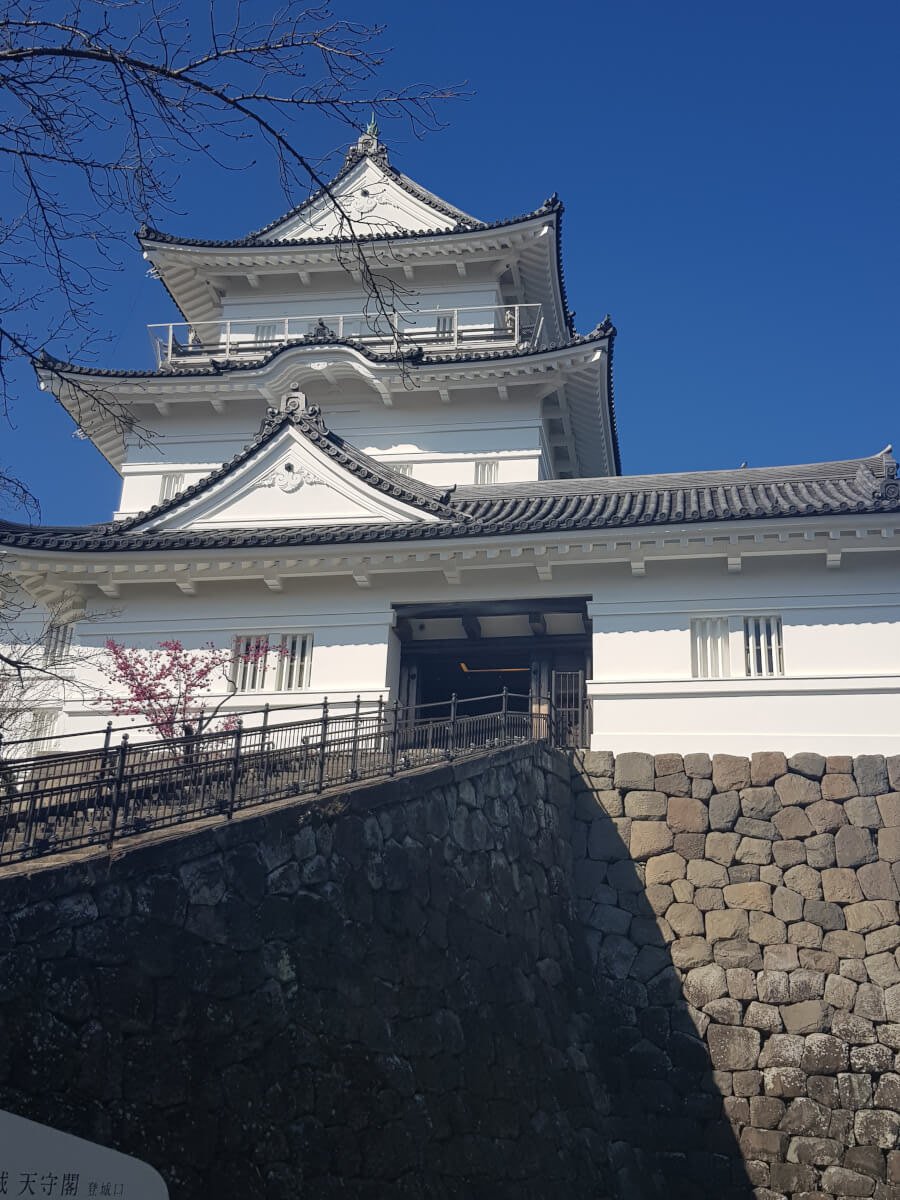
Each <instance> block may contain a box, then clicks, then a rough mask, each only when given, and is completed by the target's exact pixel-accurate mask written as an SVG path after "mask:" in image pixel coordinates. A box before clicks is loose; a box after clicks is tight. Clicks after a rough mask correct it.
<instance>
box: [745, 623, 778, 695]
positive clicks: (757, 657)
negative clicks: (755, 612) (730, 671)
mask: <svg viewBox="0 0 900 1200" xmlns="http://www.w3.org/2000/svg"><path fill="white" fill-rule="evenodd" d="M744 663H745V667H746V672H747V675H749V676H750V678H752V679H756V678H768V677H771V676H774V675H783V674H784V652H783V649H782V641H781V617H776V616H771V615H769V616H760V617H744Z"/></svg>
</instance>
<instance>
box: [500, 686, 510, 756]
mask: <svg viewBox="0 0 900 1200" xmlns="http://www.w3.org/2000/svg"><path fill="white" fill-rule="evenodd" d="M508 711H509V688H504V689H503V702H502V704H501V706H500V737H501V738H502V739H503V744H504V745H506V742H507V741H508V737H509V721H508V720H507V713H508Z"/></svg>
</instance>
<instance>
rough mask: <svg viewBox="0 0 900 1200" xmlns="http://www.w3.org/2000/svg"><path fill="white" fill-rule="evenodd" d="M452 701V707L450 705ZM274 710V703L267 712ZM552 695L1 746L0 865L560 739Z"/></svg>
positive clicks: (326, 711)
mask: <svg viewBox="0 0 900 1200" xmlns="http://www.w3.org/2000/svg"><path fill="white" fill-rule="evenodd" d="M448 709H449V712H448ZM267 717H268V714H267ZM557 724H558V723H557V722H555V721H554V719H553V714H552V712H551V709H550V705H549V703H547V702H543V701H541V700H540V699H539V698H537V697H532V696H520V695H514V694H512V693H510V692H508V691H507V690H506V689H504V691H503V692H498V693H497V694H496V695H492V696H479V697H477V698H473V699H460V700H457V698H456V697H455V696H454V697H453V698H452V700H451V702H450V704H449V706H448V705H447V704H440V705H438V704H435V705H419V706H417V707H416V708H415V709H409V708H404V707H402V706H401V705H399V704H394V705H388V706H386V705H384V704H378V705H377V706H376V707H372V708H363V706H362V704H361V702H360V700H359V698H357V700H356V703H355V705H354V706H353V707H352V708H351V709H350V710H349V711H348V710H347V709H342V710H340V711H338V712H335V710H334V708H333V706H329V703H328V700H327V699H326V700H324V701H323V703H322V705H321V706H320V707H319V709H318V711H317V713H316V715H315V716H314V717H308V718H305V719H303V720H300V721H291V722H282V723H276V724H272V723H270V722H269V721H268V720H265V721H264V722H263V723H262V724H261V725H258V726H253V727H248V726H247V725H245V724H244V723H243V722H242V721H241V720H238V722H237V724H236V726H235V728H234V729H230V730H228V731H227V732H217V733H204V734H201V735H194V736H189V737H183V738H173V739H165V740H162V739H160V740H155V741H144V742H133V741H131V740H130V738H129V734H128V733H125V734H124V735H123V736H122V738H121V741H119V742H118V743H117V744H113V743H112V739H111V736H110V731H109V729H108V728H107V730H106V731H105V737H104V744H103V746H102V747H100V748H99V749H96V750H82V751H76V752H68V753H51V754H44V755H41V756H40V757H31V758H10V757H0V864H6V863H12V862H19V861H22V860H25V859H32V858H37V857H41V856H44V855H47V854H55V853H59V852H60V851H62V850H69V849H76V848H78V847H82V846H92V845H98V844H99V845H104V844H105V845H108V846H111V845H112V844H113V843H114V842H115V841H118V840H119V839H122V838H126V837H129V836H133V835H135V834H138V833H143V832H146V831H148V830H152V829H160V828H164V827H170V826H175V825H179V824H181V823H183V822H188V821H196V820H199V819H201V818H203V817H210V816H214V815H225V816H228V817H231V816H232V815H233V814H234V813H235V812H237V811H238V810H240V809H247V808H253V807H255V806H257V805H261V804H265V803H270V802H272V801H274V800H280V799H285V798H288V797H292V796H306V795H317V794H318V793H319V792H322V791H323V790H325V789H326V788H331V787H336V786H340V785H342V784H347V783H351V782H353V781H355V780H363V779H377V778H388V777H390V776H392V775H396V774H398V773H401V772H404V771H409V770H414V769H415V768H417V767H423V766H428V765H431V764H435V763H440V762H446V761H450V760H453V759H458V758H465V757H468V756H471V755H475V754H481V753H484V752H485V751H486V750H490V749H494V748H498V747H502V746H509V745H514V744H521V743H525V742H529V741H544V740H555V739H554V729H555V726H556V725H557Z"/></svg>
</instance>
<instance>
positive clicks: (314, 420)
mask: <svg viewBox="0 0 900 1200" xmlns="http://www.w3.org/2000/svg"><path fill="white" fill-rule="evenodd" d="M286 426H293V427H294V428H295V429H298V430H299V431H300V432H301V433H302V434H303V436H304V437H305V438H306V439H307V440H308V441H310V442H312V444H313V445H314V446H316V447H317V448H318V449H319V450H321V451H323V453H325V454H327V455H328V457H329V458H333V459H334V460H335V462H336V463H337V464H338V465H339V466H341V467H343V468H344V470H345V471H348V472H349V473H350V474H351V475H354V476H355V477H356V478H357V479H360V480H362V482H363V483H366V484H368V486H369V487H373V488H375V489H376V491H379V492H383V493H384V494H385V495H387V496H391V497H393V498H394V499H395V500H400V501H402V502H403V503H404V504H411V505H412V506H413V507H414V508H420V509H422V510H423V511H424V512H427V513H429V514H431V515H432V516H441V517H445V518H448V519H452V518H453V517H455V515H456V513H455V511H454V510H453V509H452V508H451V507H450V506H449V505H448V503H447V498H448V492H447V489H446V488H444V489H441V488H435V487H431V486H430V485H429V484H427V483H422V482H421V481H420V480H417V479H412V478H410V477H409V476H408V475H401V474H400V473H399V472H398V471H393V470H391V468H390V467H389V466H387V465H385V463H382V462H378V460H377V459H374V458H370V457H369V455H368V454H363V452H362V450H357V448H356V447H355V446H353V445H351V444H350V443H349V442H347V441H345V440H344V439H343V438H342V437H340V436H339V435H338V434H336V433H332V432H331V431H330V430H328V429H326V428H325V424H324V422H323V420H322V414H321V410H320V409H319V408H316V407H312V408H305V409H303V408H301V409H297V410H295V411H291V412H281V413H279V412H275V411H274V410H271V411H270V415H269V416H268V417H267V418H266V420H264V421H263V423H262V426H261V427H260V431H259V433H258V434H257V435H256V437H255V438H254V439H253V441H252V442H251V443H250V444H249V445H248V446H245V447H244V449H243V450H241V451H240V452H239V453H238V454H236V455H235V456H234V458H231V459H229V461H228V462H226V463H223V464H222V466H221V467H218V468H217V469H216V470H215V471H213V472H211V474H209V475H205V476H204V477H203V478H202V479H199V480H198V481H197V482H196V483H194V484H192V485H191V486H190V487H188V488H185V489H184V490H183V491H181V492H178V493H177V494H176V495H175V496H173V497H172V498H171V499H170V500H166V501H165V502H164V503H162V504H156V505H154V506H153V508H151V509H149V510H148V511H147V512H141V513H137V514H136V515H135V516H133V517H126V518H125V519H124V520H122V521H116V522H114V523H113V525H111V526H109V527H108V528H114V529H115V530H116V531H117V532H118V531H120V530H121V531H123V532H124V531H125V530H128V529H134V528H135V527H136V526H138V525H143V524H144V523H145V522H147V521H151V520H156V519H158V518H159V517H163V516H166V515H168V513H170V512H173V511H174V510H175V509H177V508H179V507H180V506H181V505H182V504H185V503H187V502H188V501H189V500H193V499H194V498H195V497H196V496H199V495H201V494H202V493H203V492H205V491H207V490H208V489H209V488H211V487H212V486H213V485H214V484H216V483H218V482H219V481H220V480H222V479H224V478H225V477H226V476H228V475H230V474H231V473H232V472H233V471H236V470H237V469H238V467H242V466H243V465H244V463H246V462H249V460H250V459H252V458H255V457H256V455H257V454H259V453H260V452H261V451H262V450H264V449H265V447H266V446H268V444H269V443H270V442H271V441H272V439H273V438H274V437H275V436H276V435H277V434H278V433H280V432H281V430H282V429H284V428H285V427H286Z"/></svg>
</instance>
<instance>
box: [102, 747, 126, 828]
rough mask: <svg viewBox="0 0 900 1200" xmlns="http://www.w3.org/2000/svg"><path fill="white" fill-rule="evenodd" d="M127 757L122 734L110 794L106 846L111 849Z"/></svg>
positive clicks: (120, 801)
mask: <svg viewBox="0 0 900 1200" xmlns="http://www.w3.org/2000/svg"><path fill="white" fill-rule="evenodd" d="M127 756H128V734H127V733H123V734H122V741H121V743H120V744H119V752H118V760H117V762H116V778H115V781H114V782H113V794H112V814H111V815H110V819H109V840H108V842H107V845H108V846H109V847H110V848H112V844H113V839H114V838H115V836H116V823H117V822H118V819H119V807H120V805H121V803H122V781H123V780H124V778H125V760H126V758H127Z"/></svg>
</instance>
